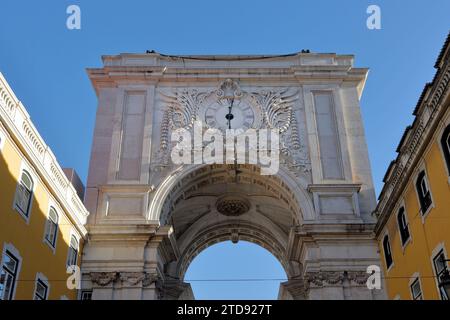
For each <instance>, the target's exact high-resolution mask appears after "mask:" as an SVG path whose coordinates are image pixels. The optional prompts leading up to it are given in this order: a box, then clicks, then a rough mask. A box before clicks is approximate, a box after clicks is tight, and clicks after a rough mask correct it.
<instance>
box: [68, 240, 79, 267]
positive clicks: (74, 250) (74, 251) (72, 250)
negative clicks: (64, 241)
mask: <svg viewBox="0 0 450 320" xmlns="http://www.w3.org/2000/svg"><path fill="white" fill-rule="evenodd" d="M77 258H78V240H77V238H76V237H75V236H72V237H71V238H70V245H69V252H68V254H67V266H74V265H76V264H77Z"/></svg>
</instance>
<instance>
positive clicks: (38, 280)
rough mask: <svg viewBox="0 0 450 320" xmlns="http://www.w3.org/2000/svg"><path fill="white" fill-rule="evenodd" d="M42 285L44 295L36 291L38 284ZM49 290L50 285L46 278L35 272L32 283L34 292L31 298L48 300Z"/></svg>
mask: <svg viewBox="0 0 450 320" xmlns="http://www.w3.org/2000/svg"><path fill="white" fill-rule="evenodd" d="M39 285H40V286H42V287H43V288H44V290H45V291H44V295H42V294H40V293H39V292H38V286H39ZM49 292H50V285H49V283H48V280H47V279H46V278H45V277H43V276H42V275H41V274H39V273H38V274H37V275H36V281H35V283H34V292H33V300H39V301H44V300H48V295H49Z"/></svg>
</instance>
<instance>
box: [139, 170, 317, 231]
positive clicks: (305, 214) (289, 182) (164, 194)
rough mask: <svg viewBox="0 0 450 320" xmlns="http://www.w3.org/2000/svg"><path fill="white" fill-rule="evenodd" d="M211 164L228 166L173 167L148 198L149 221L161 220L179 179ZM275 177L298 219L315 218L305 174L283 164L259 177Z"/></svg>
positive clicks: (302, 220)
mask: <svg viewBox="0 0 450 320" xmlns="http://www.w3.org/2000/svg"><path fill="white" fill-rule="evenodd" d="M212 166H229V165H217V164H212V165H211V164H199V165H183V166H180V167H178V168H177V169H175V170H174V171H173V172H172V173H171V174H169V175H168V176H167V177H166V178H164V179H163V180H162V182H161V183H160V184H159V185H158V186H157V188H156V191H155V193H154V194H153V196H152V197H151V199H150V204H149V210H148V216H147V219H148V220H151V221H159V222H161V220H162V219H161V218H162V215H163V207H164V205H165V203H166V202H167V199H168V196H169V195H170V193H171V192H172V191H173V189H174V188H175V187H176V186H177V185H180V183H181V181H183V179H185V178H186V177H187V176H189V175H190V174H192V173H195V172H196V171H198V170H200V169H202V168H205V167H212ZM244 166H246V167H253V168H258V169H259V167H258V166H257V165H239V167H244ZM273 177H277V178H278V179H280V181H281V182H282V186H286V188H285V190H286V191H288V192H289V193H290V195H291V196H292V197H293V198H294V199H295V204H294V207H296V208H297V210H296V212H295V214H296V215H297V218H298V221H299V222H301V223H303V222H306V221H311V220H314V219H315V210H314V205H313V201H312V198H311V197H310V195H309V194H308V191H307V188H308V178H307V177H306V176H305V175H302V176H294V175H293V174H292V173H291V172H290V171H289V170H287V169H286V168H285V167H284V166H282V165H280V168H279V171H278V173H277V174H276V175H274V176H263V175H261V179H262V180H263V179H271V178H273Z"/></svg>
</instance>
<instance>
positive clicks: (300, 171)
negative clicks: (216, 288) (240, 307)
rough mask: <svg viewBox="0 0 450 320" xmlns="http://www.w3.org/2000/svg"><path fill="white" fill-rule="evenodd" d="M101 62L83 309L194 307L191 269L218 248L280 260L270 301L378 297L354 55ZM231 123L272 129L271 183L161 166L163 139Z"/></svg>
mask: <svg viewBox="0 0 450 320" xmlns="http://www.w3.org/2000/svg"><path fill="white" fill-rule="evenodd" d="M103 63H104V66H103V67H102V68H96V69H89V70H88V73H89V76H90V79H91V81H92V83H93V86H94V88H95V90H96V93H97V96H98V101H99V103H98V109H97V118H96V119H97V120H96V126H95V132H94V141H93V146H92V155H91V162H90V170H89V177H88V184H87V193H86V201H85V202H86V206H87V207H88V209H89V210H90V212H91V215H90V217H89V222H88V230H89V241H88V243H87V244H86V247H85V249H84V255H83V263H82V273H83V281H82V284H83V290H92V297H93V299H190V298H193V294H192V290H191V288H190V285H189V284H188V283H186V282H184V275H185V272H186V270H187V268H188V266H189V264H190V262H191V261H192V259H193V258H195V256H196V255H198V254H199V253H200V252H201V251H202V250H204V249H205V248H207V247H208V246H211V245H213V244H215V243H218V242H221V241H228V240H231V241H233V242H237V241H239V240H245V241H250V242H253V243H256V244H258V245H260V246H262V247H264V248H266V249H267V250H269V251H270V252H271V253H272V254H273V255H274V256H275V257H276V258H277V259H278V260H279V261H280V263H281V264H282V266H283V267H284V269H285V271H286V274H287V276H288V280H287V281H286V282H283V283H281V286H280V292H279V298H280V299H377V298H382V297H384V293H383V290H369V289H368V288H367V286H366V279H367V278H368V276H369V274H367V272H366V270H367V267H368V266H369V265H379V255H378V252H377V245H376V241H375V239H374V235H373V232H372V229H373V226H374V219H373V218H372V216H371V211H372V210H373V208H374V206H375V204H376V203H375V194H374V189H373V184H372V177H371V171H370V165H369V160H368V153H367V146H366V142H365V136H364V130H363V127H362V120H361V113H360V105H359V99H360V96H361V94H362V90H363V87H364V84H365V80H366V76H367V69H364V68H355V67H353V57H352V56H349V55H335V54H313V53H299V54H293V55H285V56H166V55H161V54H158V53H155V52H149V53H147V54H121V55H117V56H104V57H103ZM230 103H231V105H232V106H233V108H234V109H233V111H229V113H228V114H227V113H226V112H228V111H227V110H231V109H224V108H229V106H230ZM230 114H232V116H231V117H230V116H229V115H230ZM231 119H233V121H234V122H233V125H235V126H236V127H242V128H246V129H248V128H253V129H271V130H275V131H276V132H278V133H279V136H280V143H279V148H278V149H277V150H278V151H279V155H280V156H279V160H280V164H279V170H278V171H277V173H276V174H273V175H263V174H261V173H262V166H261V165H259V164H257V163H252V164H250V163H246V164H237V163H226V162H225V163H212V164H206V163H203V162H202V161H194V164H175V163H174V162H173V161H171V160H172V159H171V154H172V150H173V148H174V146H175V145H176V144H177V141H172V139H171V137H172V133H173V132H175V131H176V130H181V129H182V130H187V131H188V132H189V131H190V130H193V124H194V122H195V121H202V123H203V126H204V128H203V129H205V130H206V129H207V128H214V129H217V130H223V129H224V126H226V125H228V126H229V127H230V128H231V126H232V125H231ZM196 147H197V149H198V150H197V151H201V150H203V149H204V148H205V144H204V142H202V143H201V144H200V145H199V146H198V145H197V146H196V145H195V143H194V146H193V153H195V152H196V149H195V148H196ZM253 147H254V146H253ZM197 160H198V159H197Z"/></svg>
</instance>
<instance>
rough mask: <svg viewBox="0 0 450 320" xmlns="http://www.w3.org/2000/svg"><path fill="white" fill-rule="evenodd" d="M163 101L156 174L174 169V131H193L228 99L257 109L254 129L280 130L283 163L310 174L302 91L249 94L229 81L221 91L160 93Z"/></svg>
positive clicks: (272, 91)
mask: <svg viewBox="0 0 450 320" xmlns="http://www.w3.org/2000/svg"><path fill="white" fill-rule="evenodd" d="M159 94H160V96H161V101H162V102H163V114H162V120H161V127H160V140H161V141H160V147H159V150H158V152H157V155H156V157H155V160H154V161H153V164H152V171H153V172H160V171H161V170H163V169H164V168H171V166H172V165H171V163H170V151H171V148H172V146H173V144H174V143H172V142H171V141H170V133H171V131H172V130H177V129H180V128H184V129H187V130H190V129H192V126H193V123H194V121H195V120H197V119H200V114H201V113H203V112H204V110H205V109H206V108H207V107H208V106H209V105H212V104H214V103H217V102H221V101H222V100H224V99H228V100H230V99H234V100H237V99H239V100H245V101H246V103H247V104H248V105H251V106H252V108H253V109H254V112H255V113H256V115H255V122H254V123H253V125H252V128H254V129H264V128H266V129H277V130H278V131H279V133H280V134H281V141H280V150H281V153H282V157H283V159H281V164H282V165H284V166H285V167H286V168H287V169H289V170H290V171H292V172H293V173H294V174H295V175H302V174H309V172H310V171H311V165H310V161H309V156H308V151H307V147H306V143H305V141H306V136H305V134H304V131H303V128H302V126H303V123H302V124H301V125H300V124H299V119H297V116H296V114H295V107H294V106H295V105H296V103H297V101H299V97H300V93H299V90H297V89H293V88H284V89H274V90H266V89H265V90H260V91H257V90H254V89H252V90H251V91H245V90H242V89H241V88H240V87H239V84H238V83H237V82H236V81H233V80H231V79H227V80H225V81H224V82H222V83H221V84H220V85H219V86H218V88H217V89H213V90H204V91H200V90H198V89H186V88H183V89H176V90H175V91H173V92H172V93H167V92H163V91H159Z"/></svg>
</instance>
